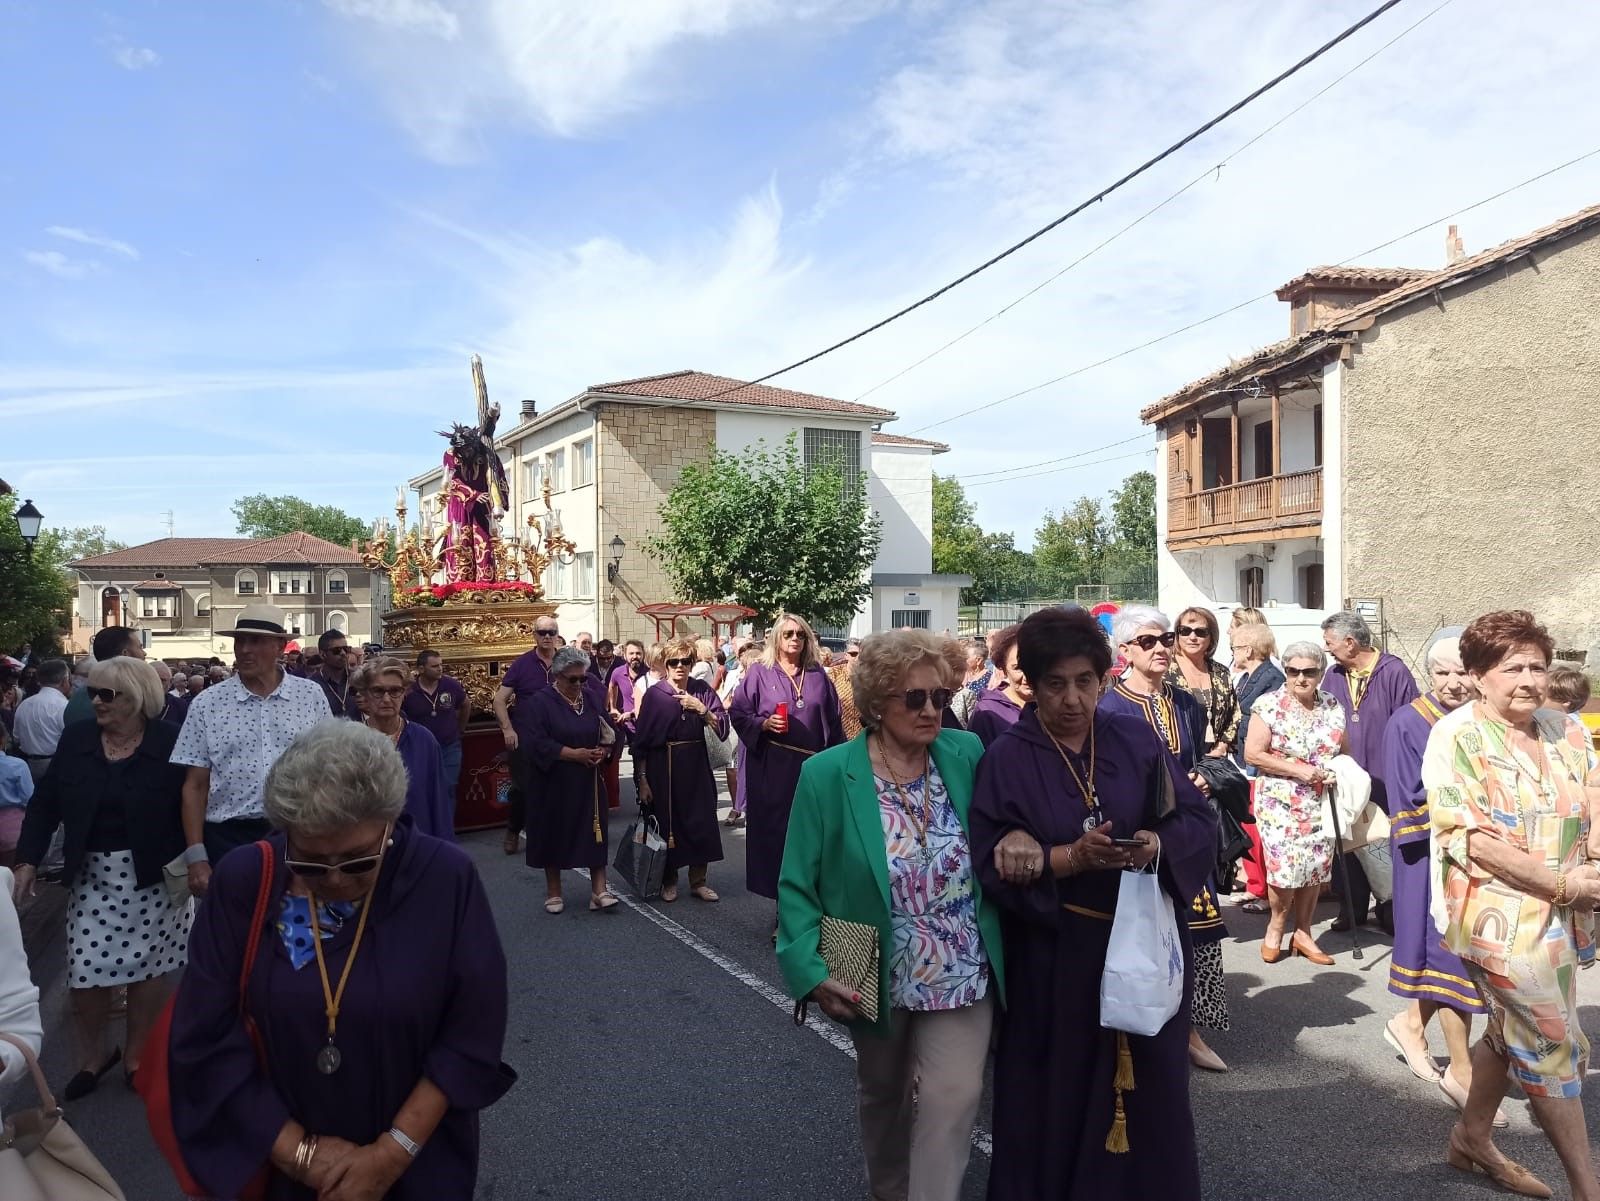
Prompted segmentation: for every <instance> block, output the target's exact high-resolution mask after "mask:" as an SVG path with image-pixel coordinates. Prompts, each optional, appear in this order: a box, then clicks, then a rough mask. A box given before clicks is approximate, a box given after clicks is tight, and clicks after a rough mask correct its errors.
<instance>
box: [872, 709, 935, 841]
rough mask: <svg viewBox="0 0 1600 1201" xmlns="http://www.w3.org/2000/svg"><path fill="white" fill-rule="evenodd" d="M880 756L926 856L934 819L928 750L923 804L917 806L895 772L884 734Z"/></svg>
mask: <svg viewBox="0 0 1600 1201" xmlns="http://www.w3.org/2000/svg"><path fill="white" fill-rule="evenodd" d="M878 758H880V759H882V760H883V770H884V771H886V772H888V773H889V783H891V784H892V785H894V792H895V796H896V797H897V798H898V799H899V801H900V809H901V811H902V812H904V813H905V815H906V818H907V819H908V820H909V821H910V822H911V830H912V832H913V833H914V834H915V835H916V837H917V846H918V847H919V848H920V849H921V855H922V856H923V857H924V858H925V857H926V856H927V853H928V826H929V824H930V823H931V822H932V820H933V803H932V800H931V798H930V797H929V796H928V752H927V751H923V752H922V804H921V806H916V805H913V804H912V803H911V797H910V795H909V794H908V793H907V792H906V785H904V784H902V783H901V782H900V777H899V776H897V775H896V774H895V770H894V765H893V764H891V763H890V762H889V752H888V750H887V749H886V748H885V747H884V745H883V736H882V735H881V734H880V735H879V736H878Z"/></svg>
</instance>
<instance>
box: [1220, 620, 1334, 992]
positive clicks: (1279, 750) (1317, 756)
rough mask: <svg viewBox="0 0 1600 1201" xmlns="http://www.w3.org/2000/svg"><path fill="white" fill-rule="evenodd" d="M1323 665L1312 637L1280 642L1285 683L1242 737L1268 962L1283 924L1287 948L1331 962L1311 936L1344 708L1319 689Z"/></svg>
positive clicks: (1327, 858) (1277, 950)
mask: <svg viewBox="0 0 1600 1201" xmlns="http://www.w3.org/2000/svg"><path fill="white" fill-rule="evenodd" d="M1327 666H1328V658H1327V654H1326V652H1324V650H1323V649H1322V647H1320V646H1318V645H1317V644H1316V643H1315V642H1291V643H1290V644H1289V645H1288V646H1287V647H1285V648H1284V651H1283V674H1284V676H1285V677H1286V680H1285V683H1284V685H1283V687H1282V688H1280V689H1278V690H1277V691H1276V692H1272V693H1268V694H1267V695H1266V696H1264V697H1262V698H1261V699H1260V700H1258V701H1257V702H1256V706H1255V709H1254V711H1253V712H1252V714H1251V716H1252V718H1253V719H1254V720H1252V721H1251V722H1250V733H1249V735H1248V736H1247V737H1246V739H1245V746H1244V760H1245V762H1246V763H1248V764H1250V766H1252V767H1254V768H1256V769H1257V770H1258V771H1259V772H1260V773H1261V774H1260V775H1258V776H1257V777H1256V788H1255V813H1256V828H1257V829H1258V830H1259V831H1260V833H1261V849H1262V851H1263V853H1264V857H1265V859H1266V865H1265V866H1266V875H1267V903H1268V904H1269V905H1270V906H1271V912H1272V916H1271V917H1270V918H1268V919H1267V932H1266V934H1265V936H1264V937H1263V938H1262V940H1261V958H1262V959H1263V960H1264V961H1266V962H1267V963H1277V962H1278V960H1280V959H1282V958H1283V956H1284V949H1283V936H1284V933H1285V931H1286V929H1287V928H1288V927H1289V926H1290V925H1292V926H1293V929H1294V935H1293V938H1292V939H1291V942H1290V953H1291V954H1294V955H1304V956H1305V957H1306V958H1307V959H1309V960H1310V961H1311V962H1312V963H1315V964H1317V965H1319V966H1323V967H1326V966H1327V965H1328V964H1331V963H1332V962H1333V957H1332V956H1330V955H1328V954H1327V953H1326V952H1324V951H1323V950H1322V948H1321V947H1319V946H1318V945H1317V941H1316V939H1315V938H1313V937H1312V935H1311V923H1312V915H1313V914H1314V913H1315V911H1316V908H1317V897H1318V895H1319V894H1320V893H1321V890H1322V886H1323V885H1324V884H1326V883H1327V882H1328V881H1329V880H1330V879H1332V877H1333V853H1334V845H1333V838H1332V837H1331V836H1330V835H1329V834H1327V833H1325V832H1324V830H1323V821H1322V813H1323V808H1324V806H1325V805H1326V804H1327V799H1326V791H1325V790H1326V789H1327V787H1328V785H1329V783H1331V782H1332V780H1333V773H1332V770H1331V768H1330V765H1331V764H1332V762H1333V760H1334V759H1335V758H1337V757H1338V756H1339V755H1341V754H1343V753H1344V749H1345V728H1344V709H1343V708H1342V707H1341V706H1340V704H1339V702H1338V701H1336V700H1334V699H1333V697H1331V696H1329V695H1328V694H1327V693H1326V692H1324V691H1322V689H1321V687H1320V683H1321V681H1322V673H1323V672H1324V671H1325V670H1327Z"/></svg>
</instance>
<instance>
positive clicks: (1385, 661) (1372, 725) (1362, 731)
mask: <svg viewBox="0 0 1600 1201" xmlns="http://www.w3.org/2000/svg"><path fill="white" fill-rule="evenodd" d="M1322 690H1323V691H1324V692H1326V693H1328V694H1329V695H1330V696H1332V697H1333V699H1334V700H1336V701H1338V702H1339V706H1340V708H1342V709H1343V710H1344V723H1345V724H1344V730H1345V737H1346V738H1347V739H1349V750H1350V758H1352V759H1354V760H1355V761H1356V762H1357V763H1359V764H1360V765H1361V766H1362V767H1363V768H1365V769H1366V772H1367V774H1368V775H1370V776H1371V777H1372V799H1373V800H1374V801H1376V802H1377V804H1378V808H1380V809H1382V810H1383V811H1384V812H1385V813H1387V812H1389V803H1388V801H1387V800H1386V799H1385V796H1384V787H1383V779H1382V777H1381V776H1380V775H1379V774H1378V761H1379V759H1380V758H1381V757H1382V755H1383V732H1384V730H1385V729H1386V728H1387V727H1388V725H1389V718H1390V716H1391V715H1393V714H1394V713H1397V712H1399V711H1400V710H1401V709H1404V708H1405V707H1406V706H1407V705H1409V704H1410V703H1411V702H1412V701H1414V700H1416V699H1417V697H1418V696H1419V695H1420V694H1419V693H1418V692H1417V682H1416V681H1415V680H1413V679H1412V678H1411V670H1410V668H1408V667H1407V666H1406V665H1405V664H1404V663H1402V662H1401V661H1400V660H1399V659H1397V658H1395V657H1394V656H1393V655H1391V654H1388V653H1387V652H1383V653H1380V654H1379V655H1378V661H1377V662H1376V663H1374V664H1373V665H1372V678H1371V679H1369V680H1368V681H1367V689H1366V691H1365V692H1364V693H1363V694H1362V697H1361V704H1360V705H1359V706H1352V705H1351V703H1350V676H1349V673H1348V672H1346V671H1345V669H1344V668H1343V667H1341V666H1340V665H1339V664H1337V663H1336V664H1334V666H1333V668H1332V670H1330V671H1329V672H1328V674H1327V675H1326V676H1325V677H1323V681H1322Z"/></svg>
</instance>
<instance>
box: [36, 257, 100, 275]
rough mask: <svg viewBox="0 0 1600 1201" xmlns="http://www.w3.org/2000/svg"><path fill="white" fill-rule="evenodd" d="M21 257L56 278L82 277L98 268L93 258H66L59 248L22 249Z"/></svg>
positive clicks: (98, 265)
mask: <svg viewBox="0 0 1600 1201" xmlns="http://www.w3.org/2000/svg"><path fill="white" fill-rule="evenodd" d="M22 257H23V258H24V259H26V260H27V261H28V262H30V263H32V264H33V265H34V266H35V267H38V268H39V269H41V270H43V271H48V272H49V273H50V274H51V275H54V276H56V277H57V278H58V279H83V278H84V277H85V276H88V275H92V274H94V273H95V272H96V271H98V270H99V269H100V264H99V263H97V262H95V261H94V260H93V259H74V258H68V257H67V256H66V255H64V254H62V253H61V252H60V251H59V250H24V251H23V252H22Z"/></svg>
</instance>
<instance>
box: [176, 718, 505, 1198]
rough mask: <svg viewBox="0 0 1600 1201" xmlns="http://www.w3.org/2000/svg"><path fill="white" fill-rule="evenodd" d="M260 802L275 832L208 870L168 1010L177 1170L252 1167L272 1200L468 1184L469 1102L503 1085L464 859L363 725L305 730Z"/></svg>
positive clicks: (246, 1174) (473, 1145) (496, 963)
mask: <svg viewBox="0 0 1600 1201" xmlns="http://www.w3.org/2000/svg"><path fill="white" fill-rule="evenodd" d="M263 800H264V804H265V808H266V814H267V818H268V820H269V821H270V822H271V823H272V826H273V830H274V833H273V834H272V836H271V837H270V838H268V839H266V840H264V841H262V842H258V843H255V844H253V845H252V846H245V847H239V848H237V849H236V850H234V851H232V852H230V853H229V854H228V855H227V856H226V857H224V858H223V859H222V861H221V862H220V863H218V864H217V868H216V872H215V874H214V875H213V876H212V880H211V889H210V892H209V893H208V894H207V897H206V902H205V904H204V906H202V907H201V910H200V916H199V918H198V919H197V920H196V922H195V928H194V938H193V940H192V941H191V945H190V962H189V970H188V972H187V973H186V974H185V976H184V980H183V984H182V986H181V987H180V988H179V990H178V998H177V1004H176V1006H175V1008H174V1011H173V1018H172V1039H171V1050H170V1059H169V1075H170V1084H171V1095H172V1118H173V1129H174V1131H175V1133H176V1135H177V1139H178V1145H179V1148H180V1150H181V1151H182V1153H183V1160H184V1163H185V1165H186V1166H187V1167H188V1169H189V1171H190V1172H191V1173H192V1174H193V1176H194V1177H195V1180H196V1182H197V1183H199V1184H200V1185H202V1186H203V1187H204V1189H205V1190H206V1192H207V1193H208V1194H210V1195H214V1196H218V1197H237V1196H239V1195H240V1194H241V1193H242V1192H244V1191H245V1189H246V1187H247V1185H248V1184H249V1183H250V1182H251V1180H252V1179H253V1178H255V1177H256V1176H257V1174H258V1173H259V1172H262V1171H265V1172H266V1173H267V1174H268V1177H269V1180H268V1184H267V1189H266V1195H267V1196H268V1197H272V1198H289V1197H310V1196H312V1195H315V1196H318V1197H320V1198H322V1199H323V1201H345V1199H350V1198H359V1199H366V1198H377V1197H386V1198H388V1199H389V1201H412V1199H417V1201H420V1199H423V1198H426V1199H427V1201H433V1199H434V1198H438V1197H470V1196H472V1194H473V1189H474V1185H475V1182H476V1178H477V1170H478V1111H479V1110H481V1109H483V1108H485V1107H486V1106H489V1105H492V1104H493V1103H494V1102H495V1101H497V1100H498V1099H499V1098H500V1097H501V1096H502V1095H503V1094H504V1093H505V1091H506V1090H507V1089H508V1088H509V1087H510V1086H511V1084H512V1083H513V1082H514V1080H515V1079H516V1077H515V1073H513V1072H512V1071H511V1069H510V1068H508V1067H506V1066H505V1065H504V1064H503V1063H502V1062H501V1048H502V1044H503V1042H504V1039H505V1028H506V963H505V956H504V954H503V953H502V951H501V948H500V940H499V938H498V936H497V935H496V933H495V923H494V914H493V912H492V911H491V910H490V908H489V901H488V897H487V896H486V895H485V894H484V890H483V885H482V883H481V882H480V881H479V879H478V873H477V871H476V870H475V869H474V867H473V865H472V860H471V859H470V858H468V856H467V854H466V852H464V851H462V850H461V849H460V848H459V847H457V846H455V845H454V844H452V843H448V842H445V841H443V840H442V839H437V838H433V837H431V836H429V835H427V834H423V833H420V832H419V831H418V830H417V829H416V828H415V826H414V825H413V824H412V823H411V821H410V820H409V819H408V818H407V817H405V816H404V812H405V803H406V770H405V765H404V764H403V763H402V762H401V759H400V753H399V752H398V751H397V750H396V749H395V747H394V743H393V742H392V741H391V740H390V739H389V738H386V737H384V735H382V734H381V733H379V732H378V731H377V730H373V729H370V728H368V727H366V726H362V725H357V724H355V723H352V722H342V721H341V722H334V721H325V722H322V723H319V724H318V725H316V726H314V727H312V728H311V729H310V730H308V731H306V732H305V733H303V734H301V735H300V736H299V737H297V738H296V739H295V740H294V741H293V742H292V743H290V745H289V747H288V749H287V750H285V751H284V752H283V754H282V755H281V756H280V757H279V758H278V761H277V762H276V763H275V764H274V765H273V767H272V770H271V771H270V772H269V773H268V775H267V781H266V787H265V791H264V796H263ZM263 911H264V912H265V913H266V914H267V918H266V925H265V928H264V929H263V927H262V926H258V925H256V921H257V919H258V916H259V915H261V914H262V913H263ZM252 949H256V950H257V953H256V954H255V957H254V959H250V958H248V956H249V954H250V952H251V950H252ZM241 980H242V981H243V988H242V990H241ZM241 993H242V995H241Z"/></svg>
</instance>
